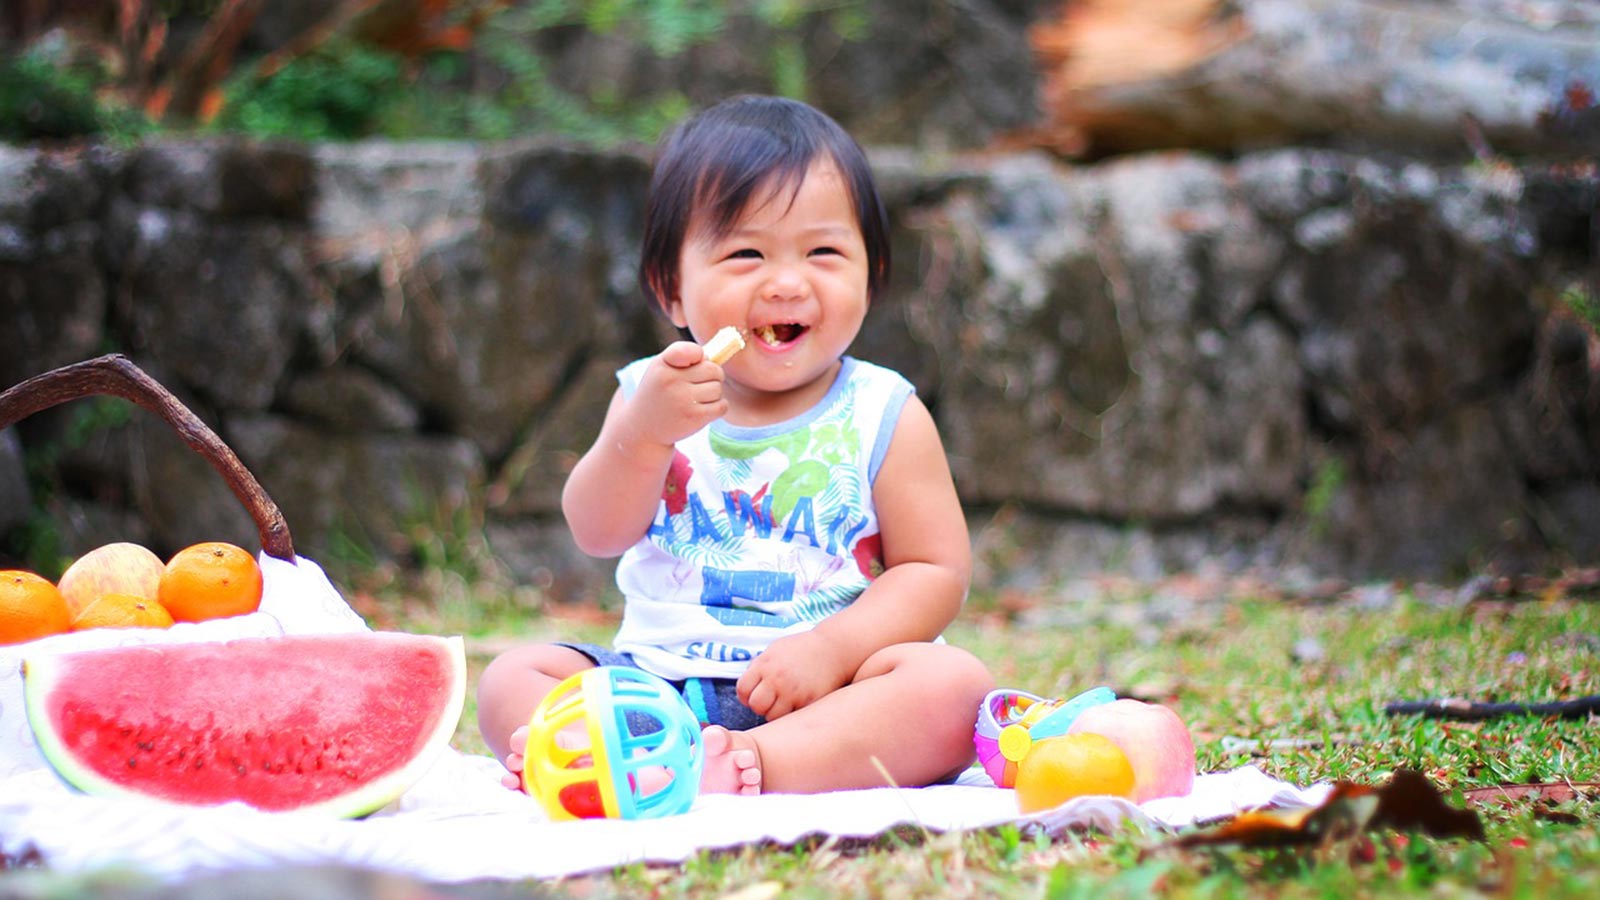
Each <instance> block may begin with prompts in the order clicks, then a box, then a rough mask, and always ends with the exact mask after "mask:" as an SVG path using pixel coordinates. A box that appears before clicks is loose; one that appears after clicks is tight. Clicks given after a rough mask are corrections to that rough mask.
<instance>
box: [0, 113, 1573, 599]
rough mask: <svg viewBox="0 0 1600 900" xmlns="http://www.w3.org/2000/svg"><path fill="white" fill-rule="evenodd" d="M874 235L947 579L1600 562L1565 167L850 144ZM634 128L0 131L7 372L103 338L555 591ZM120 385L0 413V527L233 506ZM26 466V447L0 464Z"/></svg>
mask: <svg viewBox="0 0 1600 900" xmlns="http://www.w3.org/2000/svg"><path fill="white" fill-rule="evenodd" d="M873 158H874V164H875V166H876V168H877V170H878V172H879V175H880V178H881V185H882V188H883V191H884V193H885V196H886V199H887V200H888V202H889V205H890V207H891V218H892V221H893V223H894V252H895V260H896V271H895V277H894V281H893V284H892V285H891V290H890V292H889V293H888V295H887V296H886V297H884V298H882V300H881V301H880V302H879V303H878V304H877V306H876V307H875V308H874V310H873V311H872V313H871V314H870V315H869V317H868V324H867V327H866V330H865V331H864V332H863V334H862V335H861V338H860V340H859V342H858V344H857V347H856V352H857V353H858V355H861V356H864V357H867V358H871V359H874V360H876V361H880V362H883V363H886V364H889V365H892V366H895V367H897V368H899V369H900V370H901V371H903V372H904V373H905V374H906V375H907V376H908V377H910V378H911V379H912V381H913V382H915V383H916V385H917V387H918V389H919V391H920V393H921V394H922V396H923V397H924V398H925V400H926V401H927V402H928V404H929V406H930V408H931V409H932V410H933V412H934V415H935V417H936V418H937V420H938V422H939V424H940V427H941V429H942V432H943V434H944V435H945V440H946V444H947V449H948V451H949V454H950V460H951V465H952V467H953V470H954V472H955V475H956V479H957V483H958V488H959V490H960V491H961V494H962V497H963V499H964V501H965V502H966V503H967V505H968V509H969V511H970V514H971V517H972V522H973V534H974V539H975V542H976V544H977V547H978V550H979V559H980V567H979V573H978V586H979V587H980V588H985V589H989V588H998V587H1003V586H1007V585H1019V586H1023V585H1036V584H1039V583H1043V582H1050V581H1057V580H1060V579H1064V578H1068V577H1071V576H1073V575H1075V574H1079V573H1083V572H1086V571H1099V570H1107V569H1109V570H1119V571H1128V572H1131V573H1133V574H1138V575H1153V574H1157V573H1160V572H1163V571H1168V570H1172V569H1178V568H1188V567H1194V566H1203V565H1219V566H1222V567H1225V568H1227V569H1241V568H1244V567H1248V566H1253V565H1274V566H1278V565H1288V566H1298V567H1301V568H1302V569H1304V570H1306V571H1312V572H1327V573H1332V574H1339V575H1345V576H1351V577H1369V576H1380V575H1402V576H1415V577H1430V578H1437V577H1450V576H1455V575H1460V574H1463V573H1465V572H1468V571H1474V570H1478V569H1481V568H1483V567H1485V566H1490V565H1494V566H1500V567H1503V568H1509V569H1518V570H1522V569H1529V568H1536V567H1540V566H1546V565H1552V564H1570V563H1573V562H1579V563H1584V562H1587V563H1593V562H1594V561H1595V560H1596V559H1597V558H1600V344H1597V341H1596V337H1595V335H1594V333H1593V331H1592V329H1591V328H1590V327H1588V326H1586V325H1584V324H1583V323H1582V322H1581V321H1580V320H1579V318H1578V317H1576V316H1574V315H1573V314H1572V313H1571V312H1570V310H1569V308H1568V304H1567V303H1566V302H1564V301H1563V296H1564V295H1568V296H1572V295H1582V296H1587V297H1589V298H1591V300H1592V299H1593V298H1594V297H1595V296H1596V293H1597V289H1596V281H1595V272H1596V266H1597V260H1600V247H1597V240H1600V237H1597V236H1600V222H1597V221H1596V205H1597V195H1600V175H1597V173H1596V169H1595V168H1594V166H1593V165H1592V164H1585V165H1565V166H1554V165H1533V164H1530V165H1526V166H1523V167H1521V168H1516V167H1511V166H1509V165H1494V164H1474V165H1469V166H1465V167H1462V166H1455V165H1439V164H1431V163H1428V162H1424V161H1420V160H1407V159H1382V158H1377V157H1367V156H1355V155H1349V154H1342V153H1338V152H1333V151H1322V150H1316V151H1313V150H1295V149H1280V150H1272V151H1264V152H1260V153H1255V154H1247V155H1243V156H1241V157H1239V158H1237V159H1234V160H1231V161H1218V160H1215V159H1211V158H1207V157H1203V156H1197V155H1181V154H1175V155H1159V156H1143V157H1132V158H1126V159H1122V160H1118V161H1114V162H1109V163H1104V164H1100V165H1096V166H1086V167H1072V166H1067V165H1063V164H1060V163H1058V162H1054V161H1051V160H1048V159H1046V158H1044V157H1040V156H1033V155H1026V154H1021V155H993V154H991V155H986V156H983V157H978V158H960V157H949V158H939V159H934V158H930V157H925V156H917V155H914V154H912V153H909V152H906V151H901V150H896V149H892V148H880V149H877V150H874V151H873ZM647 175H648V167H647V162H646V157H645V155H644V153H643V152H642V151H639V152H635V151H629V150H619V151H606V152H600V151H592V150H587V149H584V148H579V147H572V146H566V145H560V144H545V143H518V144H505V145H494V146H473V145H465V144H449V143H440V144H411V145H388V144H370V145H338V146H332V145H330V146H318V147H304V146H298V145H285V144H254V143H243V142H231V141H229V142H202V143H161V144H153V145H148V146H144V147H140V148H137V149H129V150H121V149H110V148H103V147H95V148H87V149H79V150H73V151H46V150H38V149H20V148H11V149H0V322H4V323H5V325H6V326H7V327H8V328H9V329H10V335H11V339H10V340H9V341H7V342H6V346H7V347H8V350H7V351H6V352H5V353H3V354H0V386H4V385H9V384H12V383H15V382H17V381H20V380H21V379H23V378H25V377H27V376H28V375H31V374H35V373H37V372H40V371H43V370H45V369H48V368H51V367H53V366H57V365H60V364H63V363H66V362H70V361H73V360H77V359H82V358H86V357H89V356H93V355H96V354H98V353H101V352H105V351H108V350H120V351H122V352H125V353H128V354H129V355H130V356H132V357H133V358H134V359H135V360H136V361H137V362H139V363H140V365H142V366H144V367H145V368H146V369H147V370H148V371H150V372H151V374H152V375H154V376H155V377H156V378H157V379H159V380H160V381H162V383H163V384H166V385H167V386H169V387H170V388H172V389H173V390H174V391H175V392H176V393H177V394H178V395H179V396H180V397H181V398H182V399H183V400H184V401H185V402H186V403H188V404H190V405H191V406H192V408H194V410H195V411H196V412H197V413H198V414H199V415H200V416H201V417H202V418H204V419H205V420H206V421H207V422H209V423H211V424H212V425H213V426H214V427H216V428H217V430H218V431H219V432H220V433H221V434H222V435H223V437H224V438H225V439H226V440H227V441H228V442H229V444H230V445H231V446H233V447H234V449H235V450H236V451H237V452H238V453H239V455H240V457H241V458H242V459H243V460H244V461H245V463H246V464H247V465H248V466H249V467H250V468H251V469H252V471H254V472H255V474H256V475H257V477H258V478H259V479H260V480H261V481H262V483H263V484H264V485H265V487H266V488H267V490H268V491H269V492H270V493H271V494H272V495H273V497H274V498H275V499H276V500H277V501H278V502H279V504H280V505H281V506H282V507H283V510H284V513H285V515H286V516H287V517H288V520H289V524H290V526H291V528H292V529H293V531H294V535H295V538H296V544H297V547H299V548H300V549H301V550H302V552H304V553H305V554H306V555H308V556H312V557H314V558H324V557H327V556H330V555H337V556H350V555H352V554H354V555H355V556H357V557H358V558H368V554H371V555H372V556H374V557H377V558H385V557H391V558H400V559H405V558H407V557H408V556H412V555H415V554H416V553H417V548H418V544H419V540H420V538H419V534H421V533H424V532H426V533H428V534H432V535H437V534H440V533H452V532H453V533H468V534H474V535H475V534H480V533H481V534H486V535H487V536H488V538H489V542H490V545H491V546H492V547H493V548H494V550H495V552H496V553H497V554H498V555H499V556H500V557H501V559H502V560H503V561H505V562H506V563H507V564H508V565H509V566H510V567H511V568H512V569H513V570H514V571H516V572H517V573H518V574H519V576H520V577H521V578H523V579H525V580H527V581H529V582H531V583H533V584H536V585H538V586H540V587H543V588H545V589H547V590H549V591H550V592H551V593H552V594H553V595H555V596H557V597H560V598H571V597H579V596H584V595H588V594H592V593H594V592H596V591H601V590H606V589H607V588H606V584H607V577H608V575H607V573H608V572H609V563H606V562H604V561H598V562H597V561H591V560H585V559H583V558H582V557H581V556H580V555H579V554H578V553H577V551H576V550H575V549H574V548H573V547H572V546H571V544H570V542H569V541H568V540H567V538H566V537H565V533H564V530H563V527H562V523H561V517H560V512H559V508H558V497H559V492H560V487H561V483H562V480H563V477H564V474H565V472H566V471H567V469H568V468H569V467H570V466H571V464H572V463H573V461H574V460H575V459H576V457H577V455H578V454H579V453H581V452H582V451H583V449H584V448H585V447H586V446H587V445H588V443H589V441H590V440H591V439H592V437H593V435H594V433H595V431H596V429H597V428H598V425H599V421H600V418H601V415H602V412H603V409H604V405H605V401H606V398H607V397H608V396H609V394H610V392H611V390H612V387H613V385H614V380H613V376H612V373H613V372H614V370H615V368H616V367H617V366H618V365H619V364H621V363H622V362H624V361H626V360H628V359H630V358H633V357H635V356H638V355H643V354H647V353H650V352H652V351H653V350H654V349H655V348H657V347H659V346H660V345H661V343H662V342H663V341H665V340H667V339H669V338H670V337H671V331H670V329H669V328H668V326H667V323H666V322H665V320H663V319H662V318H661V317H660V316H658V315H657V314H655V313H654V312H653V311H652V310H650V309H649V308H647V307H646V305H645V303H644V302H643V300H642V299H641V297H640V296H639V292H638V290H637V289H636V287H635V285H634V267H635V265H636V262H637V255H638V247H637V241H638V234H639V230H640V218H641V203H642V195H643V190H644V186H645V183H646V179H647ZM119 403H121V401H105V402H101V403H75V404H69V405H67V406H65V407H62V408H59V409H57V410H54V411H52V412H50V413H46V414H40V415H38V416H34V417H32V418H30V419H28V420H25V421H24V422H23V423H21V425H20V426H19V427H17V428H15V429H12V430H10V431H9V432H6V433H0V533H5V534H6V537H5V539H4V543H5V544H7V545H9V546H12V547H13V548H15V547H17V546H20V545H21V544H22V543H24V542H25V541H24V536H27V538H26V539H27V540H37V538H38V536H39V535H40V534H55V535H59V536H60V539H61V541H62V545H61V546H62V550H63V551H64V552H68V553H71V552H75V551H76V550H79V549H83V548H85V547H88V546H93V545H95V544H97V543H100V542H104V541H107V540H114V539H120V540H140V541H144V542H146V543H148V544H150V545H151V546H152V547H155V548H158V549H162V550H170V549H176V548H177V547H180V546H183V545H184V544H186V543H189V542H191V541H195V540H200V539H213V538H219V537H220V538H228V539H233V540H237V541H240V542H244V543H246V544H247V545H253V544H254V543H255V539H254V536H253V535H254V531H253V528H252V526H251V524H250V523H249V521H248V520H247V518H246V517H245V515H244V513H243V511H242V509H241V508H240V507H239V505H238V503H237V502H236V501H235V500H234V499H233V497H232V495H231V494H229V493H228V492H227V490H226V488H225V487H224V486H223V484H222V483H221V481H220V479H218V478H217V477H216V476H215V475H214V474H213V473H212V472H211V471H210V469H209V468H207V467H206V466H205V465H204V464H203V463H200V462H199V461H198V460H197V459H196V458H194V457H193V455H192V454H191V452H190V451H189V450H188V449H187V448H186V447H185V446H184V445H183V444H181V443H180V442H179V441H178V440H177V438H176V437H175V436H174V435H172V434H170V433H169V432H168V431H166V426H164V425H162V424H161V423H159V422H158V421H156V420H155V419H154V418H153V417H149V416H147V415H145V414H143V413H142V412H138V411H134V412H133V413H132V414H129V413H127V412H126V411H123V410H119V409H117V408H115V405H116V404H119ZM25 472H28V473H30V474H29V476H28V477H25V476H24V473H25Z"/></svg>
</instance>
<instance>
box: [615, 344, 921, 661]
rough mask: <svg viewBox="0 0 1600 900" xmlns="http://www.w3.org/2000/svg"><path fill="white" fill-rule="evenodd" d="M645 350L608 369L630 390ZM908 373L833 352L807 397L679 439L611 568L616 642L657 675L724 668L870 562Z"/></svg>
mask: <svg viewBox="0 0 1600 900" xmlns="http://www.w3.org/2000/svg"><path fill="white" fill-rule="evenodd" d="M648 363H649V360H648V359H644V360H638V361H635V362H633V363H631V364H629V365H628V366H626V367H625V368H623V369H622V370H621V371H620V372H619V373H618V380H619V381H620V382H621V385H622V390H623V392H624V394H632V392H633V391H634V390H635V389H636V388H637V386H638V383H639V379H640V377H641V375H642V373H643V370H644V367H645V366H646V365H647V364H648ZM912 391H913V388H912V386H911V383H910V382H908V381H907V380H906V379H905V378H903V377H902V376H900V375H899V374H898V373H896V372H893V371H891V370H889V369H886V368H883V367H882V366H877V365H873V364H872V363H868V362H862V361H861V360H857V359H855V358H853V357H849V356H846V357H844V360H843V365H842V366H841V367H840V369H839V374H838V376H837V378H836V379H835V380H834V383H833V385H832V386H831V387H830V388H829V390H828V394H827V396H825V397H823V398H822V400H821V402H819V403H818V404H817V405H816V406H815V407H813V408H811V409H810V410H807V411H806V412H804V413H802V414H800V415H798V416H796V417H794V418H793V419H790V420H788V421H786V422H780V423H778V424H775V425H768V426H762V427H759V428H744V427H739V426H735V425H730V424H728V423H726V422H723V421H720V420H719V421H716V422H713V423H712V424H710V425H708V426H707V427H705V428H703V429H701V430H700V431H698V432H696V433H695V434H693V435H691V436H689V437H688V438H685V439H684V440H682V441H680V442H679V443H678V446H677V452H676V453H675V455H674V457H673V461H672V468H671V471H670V472H669V474H668V476H667V483H666V488H665V490H664V491H663V492H662V496H661V503H660V505H659V506H658V507H657V510H656V516H655V521H654V523H653V524H652V525H651V526H650V530H649V532H648V533H647V534H646V535H645V537H644V538H643V539H642V540H641V541H639V543H637V544H635V545H634V546H633V547H631V548H630V549H629V550H628V551H627V552H626V553H624V554H623V556H622V559H621V560H620V561H619V562H618V564H617V586H618V587H619V588H621V590H622V594H623V597H624V598H625V600H626V602H625V605H624V607H623V618H622V627H621V629H620V630H619V631H618V633H617V638H616V649H617V650H619V651H623V652H627V653H632V654H633V655H634V659H635V660H636V661H637V662H638V663H639V665H640V666H642V667H643V668H645V669H646V670H648V671H651V672H654V673H656V674H657V675H661V676H662V677H664V678H669V679H674V680H677V679H683V678H692V677H693V678H707V677H720V678H736V677H738V675H739V674H740V673H742V672H743V671H744V670H745V668H746V667H747V666H749V664H750V661H751V660H752V659H754V658H755V657H756V655H758V654H759V653H761V651H762V650H764V649H766V647H767V645H769V644H771V643H772V642H773V641H775V640H777V639H778V638H781V637H783V636H785V635H789V634H794V633H796V632H799V631H805V630H808V629H810V628H811V627H812V626H814V625H815V624H816V623H817V622H818V621H819V620H821V619H823V618H826V617H827V616H829V615H831V614H832V613H835V612H837V611H839V610H841V609H843V608H845V607H846V606H848V605H850V604H851V603H852V602H853V601H854V600H855V599H856V598H857V597H858V596H860V594H861V592H862V591H863V590H865V589H866V587H867V585H868V584H869V583H870V582H871V581H872V579H873V578H875V577H876V576H877V575H878V573H880V572H881V571H882V570H883V549H882V548H883V542H882V539H881V537H880V535H879V532H878V519H877V515H876V512H875V510H874V508H873V504H872V483H873V479H874V478H876V477H877V474H878V469H879V467H880V466H881V465H882V464H883V458H884V454H885V453H886V452H887V451H888V449H889V440H890V438H891V437H892V436H893V435H894V429H895V424H896V423H897V422H898V421H899V417H900V411H901V410H902V409H903V408H904V406H905V403H906V400H907V399H908V398H909V397H910V396H911V394H912Z"/></svg>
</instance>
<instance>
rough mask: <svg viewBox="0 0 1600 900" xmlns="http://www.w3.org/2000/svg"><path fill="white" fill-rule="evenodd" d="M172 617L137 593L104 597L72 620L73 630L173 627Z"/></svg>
mask: <svg viewBox="0 0 1600 900" xmlns="http://www.w3.org/2000/svg"><path fill="white" fill-rule="evenodd" d="M170 627H172V614H171V613H169V612H167V610H166V607H164V606H162V605H161V604H160V603H157V602H156V601H154V600H150V599H147V598H145V597H139V596H135V595H133V594H116V593H112V594H101V595H100V596H99V597H96V598H95V600H94V601H93V602H92V603H90V604H89V605H88V606H85V607H84V608H83V611H82V612H80V613H78V615H77V617H76V618H74V619H73V620H72V630H73V631H84V630H86V629H89V628H170Z"/></svg>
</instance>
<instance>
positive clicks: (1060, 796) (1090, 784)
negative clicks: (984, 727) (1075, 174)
mask: <svg viewBox="0 0 1600 900" xmlns="http://www.w3.org/2000/svg"><path fill="white" fill-rule="evenodd" d="M1133 789H1134V778H1133V763H1131V762H1129V761H1128V756H1127V754H1125V753H1123V752H1122V748H1120V747H1118V746H1117V745H1116V743H1115V742H1113V741H1112V740H1111V739H1110V738H1108V737H1105V736H1103V735H1098V734H1091V733H1089V732H1082V733H1079V734H1067V735H1062V736H1061V737H1053V738H1047V739H1045V740H1042V741H1038V742H1036V743H1035V744H1034V745H1033V746H1032V748H1030V749H1029V751H1028V755H1027V756H1025V757H1023V759H1022V762H1021V763H1020V764H1019V765H1018V766H1017V808H1018V809H1020V810H1021V811H1022V812H1025V813H1029V812H1038V811H1039V810H1042V809H1053V808H1055V807H1057V806H1060V805H1061V804H1062V803H1065V802H1066V801H1068V800H1071V799H1072V798H1074V797H1085V796H1088V795H1091V794H1109V795H1111V796H1113V797H1132V796H1133Z"/></svg>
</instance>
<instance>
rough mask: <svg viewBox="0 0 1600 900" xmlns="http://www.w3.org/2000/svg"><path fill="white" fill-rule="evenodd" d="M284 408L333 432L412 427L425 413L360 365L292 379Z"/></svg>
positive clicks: (362, 431)
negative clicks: (360, 367) (357, 367)
mask: <svg viewBox="0 0 1600 900" xmlns="http://www.w3.org/2000/svg"><path fill="white" fill-rule="evenodd" d="M283 404H284V408H285V411H287V412H289V413H292V414H294V415H295V416H298V417H301V418H304V419H307V420H310V421H312V422H316V423H320V424H322V425H325V426H327V427H328V429H329V430H331V431H334V432H340V433H346V434H362V433H369V432H377V431H400V432H405V431H413V430H415V429H416V428H417V427H418V426H419V425H420V424H421V423H422V414H421V412H419V411H418V410H417V408H416V405H415V404H413V403H412V402H411V401H410V400H408V399H407V398H406V396H405V395H404V394H402V393H401V392H400V391H399V390H397V389H396V388H395V387H394V386H393V385H391V384H389V383H388V382H386V381H384V380H383V379H381V378H379V377H378V376H376V375H374V374H372V373H371V372H366V371H363V370H361V369H356V368H351V367H348V366H340V367H335V368H331V369H321V370H318V371H315V372H310V373H307V374H305V375H302V376H299V377H296V378H294V380H292V381H291V382H290V383H289V385H288V387H286V388H285V389H284V392H283Z"/></svg>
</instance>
